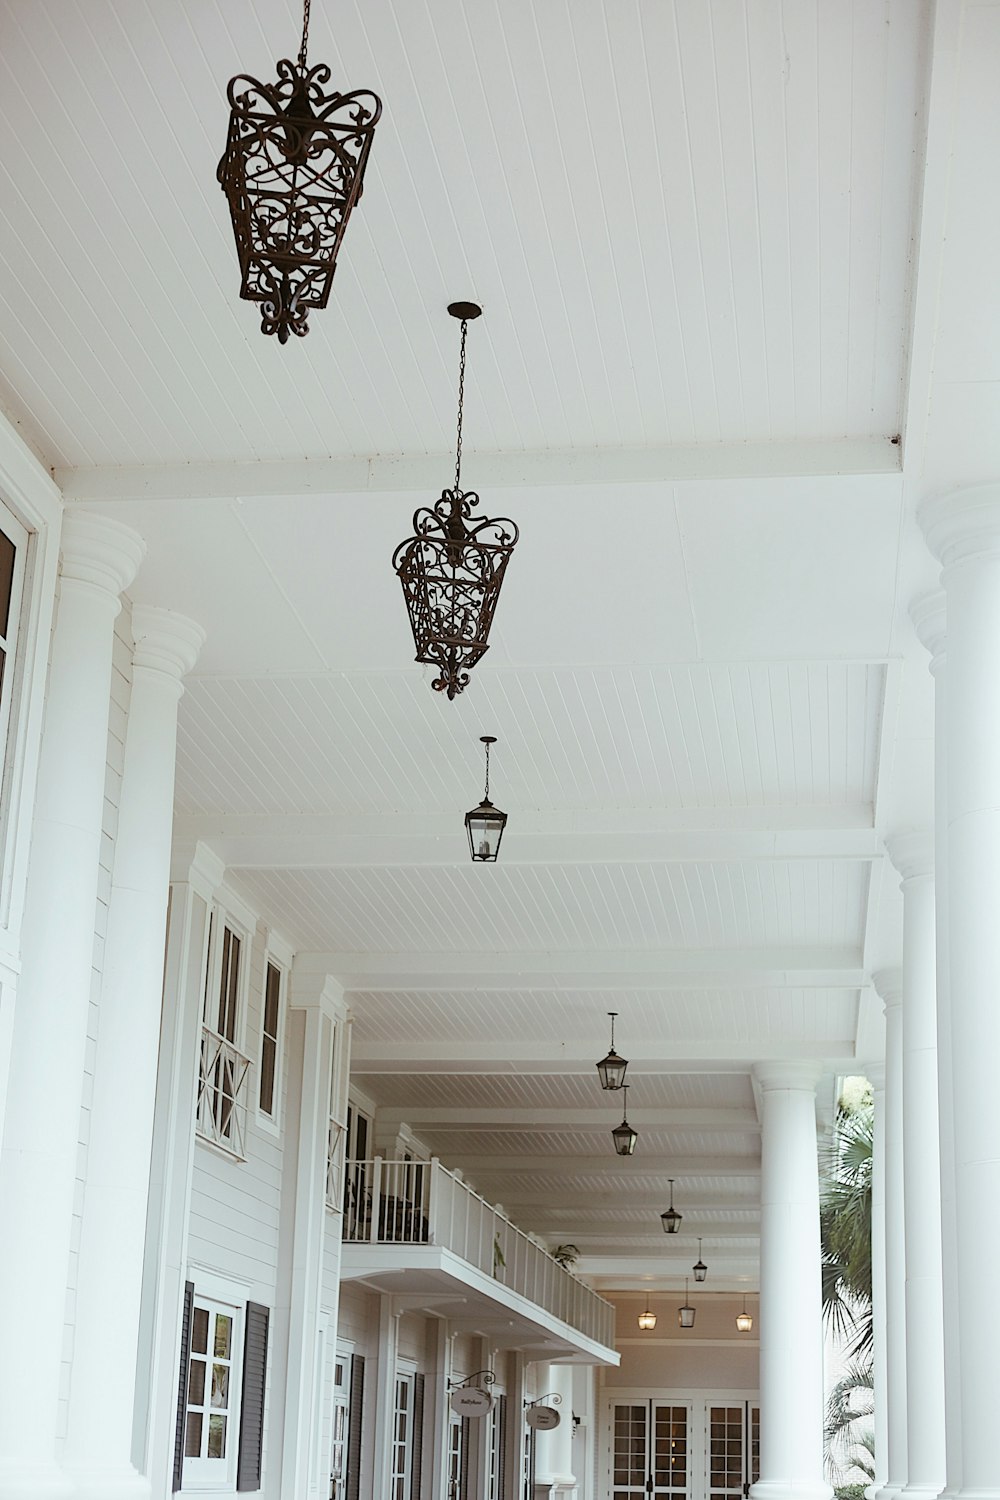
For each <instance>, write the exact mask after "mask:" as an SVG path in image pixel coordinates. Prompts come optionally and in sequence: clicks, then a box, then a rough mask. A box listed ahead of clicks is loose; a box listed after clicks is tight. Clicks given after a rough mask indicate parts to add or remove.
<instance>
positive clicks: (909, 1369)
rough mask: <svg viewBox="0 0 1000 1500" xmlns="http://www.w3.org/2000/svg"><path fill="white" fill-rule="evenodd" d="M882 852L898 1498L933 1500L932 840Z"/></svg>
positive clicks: (936, 1361) (896, 842) (937, 1256)
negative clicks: (890, 870) (894, 1170)
mask: <svg viewBox="0 0 1000 1500" xmlns="http://www.w3.org/2000/svg"><path fill="white" fill-rule="evenodd" d="M886 848H887V849H888V852H889V858H890V859H891V860H892V863H893V864H894V865H895V867H896V869H897V870H898V871H899V873H900V875H901V876H902V886H901V888H902V892H903V1016H902V1057H903V1067H902V1072H903V1222H904V1234H905V1259H906V1294H905V1301H906V1489H905V1491H904V1494H905V1495H908V1496H912V1497H914V1500H916V1497H923V1500H930V1497H933V1496H937V1495H940V1493H941V1491H942V1489H943V1488H944V1482H945V1457H944V1422H943V1414H944V1327H943V1312H942V1293H941V1174H940V1152H939V1147H938V1091H937V1090H938V1067H937V993H936V990H937V984H936V969H935V944H934V835H933V834H932V833H931V832H930V831H926V832H918V833H904V834H897V835H896V836H895V837H893V838H890V839H887V840H886Z"/></svg>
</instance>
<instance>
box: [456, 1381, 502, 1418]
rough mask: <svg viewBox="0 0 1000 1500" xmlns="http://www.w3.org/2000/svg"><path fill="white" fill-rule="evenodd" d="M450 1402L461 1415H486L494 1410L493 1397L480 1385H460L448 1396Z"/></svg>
mask: <svg viewBox="0 0 1000 1500" xmlns="http://www.w3.org/2000/svg"><path fill="white" fill-rule="evenodd" d="M448 1404H449V1405H450V1407H451V1409H452V1411H453V1412H457V1413H458V1415H459V1416H460V1417H485V1416H486V1415H487V1414H488V1413H489V1412H491V1411H492V1410H493V1397H492V1396H491V1395H490V1393H489V1391H484V1390H483V1389H482V1387H481V1386H478V1385H460V1386H459V1387H458V1389H457V1390H455V1391H452V1393H451V1395H450V1396H449V1397H448Z"/></svg>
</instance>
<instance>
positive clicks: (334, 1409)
mask: <svg viewBox="0 0 1000 1500" xmlns="http://www.w3.org/2000/svg"><path fill="white" fill-rule="evenodd" d="M353 1358H354V1345H353V1344H349V1343H345V1342H344V1341H343V1340H342V1339H338V1340H337V1347H336V1349H335V1351H334V1356H333V1372H332V1376H331V1384H332V1386H333V1399H332V1405H331V1410H330V1441H329V1445H328V1447H329V1454H330V1463H329V1474H330V1478H329V1489H330V1500H344V1496H345V1494H346V1490H347V1452H348V1448H349V1447H350V1436H351V1360H352V1359H353ZM338 1365H340V1366H341V1367H342V1369H343V1371H344V1378H343V1380H341V1381H338V1380H337V1366H338ZM338 1425H339V1426H341V1428H342V1431H341V1433H340V1435H339V1436H338V1433H337V1428H338ZM338 1444H339V1446H340V1464H339V1467H338V1465H337V1463H336V1461H335V1459H336V1452H337V1446H338Z"/></svg>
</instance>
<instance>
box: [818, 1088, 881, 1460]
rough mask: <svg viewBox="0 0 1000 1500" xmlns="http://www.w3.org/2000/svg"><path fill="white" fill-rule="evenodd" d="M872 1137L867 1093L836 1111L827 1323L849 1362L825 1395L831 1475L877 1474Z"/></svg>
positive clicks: (828, 1211)
mask: <svg viewBox="0 0 1000 1500" xmlns="http://www.w3.org/2000/svg"><path fill="white" fill-rule="evenodd" d="M872 1138H873V1107H872V1100H871V1094H870V1092H866V1093H865V1094H864V1095H863V1096H862V1097H861V1099H860V1100H858V1101H856V1102H852V1103H850V1104H848V1103H846V1102H845V1101H844V1100H842V1101H841V1104H840V1106H839V1108H838V1111H837V1123H836V1130H835V1134H834V1138H833V1141H832V1143H831V1145H830V1147H829V1149H828V1150H827V1152H826V1153H825V1158H824V1161H823V1181H822V1188H821V1193H820V1246H821V1258H822V1288H823V1320H824V1322H825V1323H826V1325H827V1327H828V1328H829V1329H830V1330H831V1331H832V1332H833V1334H834V1335H835V1337H836V1338H837V1340H838V1341H839V1342H842V1343H845V1344H846V1346H847V1347H846V1350H845V1352H846V1354H847V1356H848V1358H849V1359H850V1360H851V1363H850V1364H849V1365H848V1367H847V1369H846V1370H845V1371H844V1373H843V1375H842V1377H841V1379H840V1380H839V1381H838V1382H837V1384H836V1385H835V1386H834V1388H833V1390H832V1391H831V1393H830V1395H829V1398H828V1400H827V1409H826V1421H825V1424H824V1432H823V1437H824V1449H825V1452H826V1460H827V1465H828V1468H829V1470H830V1472H831V1474H832V1475H833V1476H834V1477H835V1478H836V1477H837V1476H838V1474H840V1473H841V1472H843V1471H844V1470H850V1469H859V1470H861V1471H862V1473H865V1474H867V1475H869V1476H870V1475H871V1474H873V1472H874V1470H873V1463H874V1437H873V1435H872V1434H871V1432H870V1431H868V1430H867V1428H860V1426H859V1424H860V1423H863V1422H867V1421H869V1420H870V1419H871V1417H872V1415H873V1413H874V1391H873V1385H874V1381H873V1369H872V1334H873V1316H872V1248H871V1223H872Z"/></svg>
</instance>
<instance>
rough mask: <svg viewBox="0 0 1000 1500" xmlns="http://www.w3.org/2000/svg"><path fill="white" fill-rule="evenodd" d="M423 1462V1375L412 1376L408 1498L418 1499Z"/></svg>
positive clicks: (411, 1499)
mask: <svg viewBox="0 0 1000 1500" xmlns="http://www.w3.org/2000/svg"><path fill="white" fill-rule="evenodd" d="M423 1464H424V1377H423V1376H422V1375H414V1377H413V1457H412V1460H411V1463H410V1500H420V1475H421V1471H422V1469H423Z"/></svg>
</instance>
